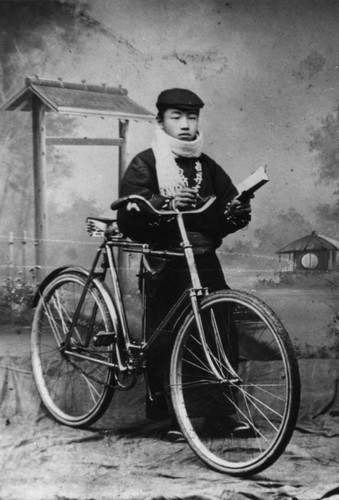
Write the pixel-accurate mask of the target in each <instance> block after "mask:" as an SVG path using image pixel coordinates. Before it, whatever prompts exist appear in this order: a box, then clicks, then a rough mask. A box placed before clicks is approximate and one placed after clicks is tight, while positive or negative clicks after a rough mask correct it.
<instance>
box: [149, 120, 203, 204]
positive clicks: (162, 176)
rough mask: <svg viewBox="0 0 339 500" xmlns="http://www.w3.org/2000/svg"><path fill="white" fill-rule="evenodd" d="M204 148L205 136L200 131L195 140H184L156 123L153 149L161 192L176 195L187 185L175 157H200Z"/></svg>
mask: <svg viewBox="0 0 339 500" xmlns="http://www.w3.org/2000/svg"><path fill="white" fill-rule="evenodd" d="M202 148H203V136H202V134H201V133H200V132H198V135H197V138H196V139H195V140H194V141H182V140H180V139H176V138H175V137H171V136H170V135H168V134H166V132H164V131H163V129H162V128H161V127H160V126H159V125H158V124H157V125H156V128H155V135H154V139H153V142H152V149H153V153H154V156H155V167H156V171H157V177H158V183H159V189H160V194H162V195H163V196H174V195H175V194H176V192H177V191H178V190H179V189H181V188H183V187H185V186H187V184H188V180H187V178H186V177H185V176H184V173H183V171H182V169H181V168H180V167H179V166H178V165H177V163H176V161H175V157H177V156H184V157H185V158H192V157H196V158H199V156H200V155H201V152H202Z"/></svg>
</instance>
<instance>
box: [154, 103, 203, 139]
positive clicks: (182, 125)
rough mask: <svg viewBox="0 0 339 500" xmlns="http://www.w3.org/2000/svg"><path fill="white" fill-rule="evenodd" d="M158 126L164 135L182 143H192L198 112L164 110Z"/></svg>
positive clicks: (197, 122)
mask: <svg viewBox="0 0 339 500" xmlns="http://www.w3.org/2000/svg"><path fill="white" fill-rule="evenodd" d="M160 125H161V127H162V128H163V130H164V132H166V134H168V135H170V136H171V137H175V138H176V139H180V140H182V141H193V140H194V139H195V138H196V135H197V132H198V126H199V112H198V111H186V110H182V109H166V111H164V116H163V119H162V120H161V121H160Z"/></svg>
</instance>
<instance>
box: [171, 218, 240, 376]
mask: <svg viewBox="0 0 339 500" xmlns="http://www.w3.org/2000/svg"><path fill="white" fill-rule="evenodd" d="M177 220H178V226H179V230H180V234H181V237H182V247H183V250H184V253H185V257H186V260H187V264H188V269H189V273H190V276H191V281H192V287H193V288H191V289H190V291H189V296H190V301H191V305H192V310H193V314H194V319H195V324H196V325H197V329H198V333H199V337H200V341H201V345H202V347H203V350H204V353H205V356H206V360H207V363H208V365H209V368H210V369H211V371H212V373H213V375H214V376H215V377H216V378H217V380H218V381H219V382H224V380H225V377H224V376H223V375H222V374H221V373H220V370H219V369H218V367H217V366H216V362H215V361H214V360H213V359H212V355H211V350H210V348H209V346H208V344H207V341H206V336H205V332H204V326H203V323H202V319H201V312H200V305H199V297H201V296H203V295H206V294H207V293H208V291H207V290H206V289H205V288H203V287H202V286H201V281H200V277H199V274H198V270H197V266H196V263H195V258H194V252H193V248H192V245H191V243H190V241H189V239H188V236H187V231H186V228H185V224H184V221H183V215H182V213H181V212H179V211H178V214H177ZM211 321H212V325H213V332H214V335H215V337H216V340H220V334H219V329H218V326H217V322H216V319H215V317H214V314H213V311H211ZM223 363H224V365H225V368H226V369H227V371H228V372H229V374H230V376H231V381H232V383H237V382H239V380H240V379H239V376H238V374H237V373H236V372H235V370H234V368H233V367H232V365H231V363H230V361H229V359H228V357H227V356H226V357H225V359H224V360H223Z"/></svg>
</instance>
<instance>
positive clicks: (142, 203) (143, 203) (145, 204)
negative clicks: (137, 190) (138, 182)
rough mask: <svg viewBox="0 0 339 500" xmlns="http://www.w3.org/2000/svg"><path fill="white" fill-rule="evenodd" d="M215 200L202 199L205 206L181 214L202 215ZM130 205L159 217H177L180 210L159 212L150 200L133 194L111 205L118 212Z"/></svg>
mask: <svg viewBox="0 0 339 500" xmlns="http://www.w3.org/2000/svg"><path fill="white" fill-rule="evenodd" d="M215 199H216V196H215V195H211V196H207V197H206V198H202V200H203V204H202V205H201V206H200V207H199V208H194V209H193V210H181V211H180V213H185V214H200V213H201V212H204V211H205V210H207V209H208V208H209V207H210V206H211V205H212V203H214V201H215ZM129 203H136V204H137V206H138V207H140V208H143V209H144V210H145V209H146V211H150V212H151V213H153V214H155V215H158V216H164V215H167V216H168V215H177V214H178V213H179V210H178V209H172V210H157V209H156V208H154V207H153V205H152V204H151V203H150V202H149V201H148V200H146V198H144V197H143V196H140V195H138V194H132V195H130V196H125V197H124V198H118V199H117V200H115V201H113V203H111V209H112V210H118V209H119V208H122V207H125V206H126V205H128V204H129Z"/></svg>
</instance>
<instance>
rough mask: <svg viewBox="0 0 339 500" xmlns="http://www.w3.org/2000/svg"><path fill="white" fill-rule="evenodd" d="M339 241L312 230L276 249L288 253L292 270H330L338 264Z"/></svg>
mask: <svg viewBox="0 0 339 500" xmlns="http://www.w3.org/2000/svg"><path fill="white" fill-rule="evenodd" d="M338 253H339V241H337V240H334V239H332V238H328V237H327V236H323V235H321V234H317V233H316V232H315V231H313V232H312V233H311V234H309V235H307V236H304V237H303V238H300V239H298V240H296V241H293V242H292V243H290V244H289V245H287V246H286V247H284V248H282V249H281V250H278V251H277V254H279V255H282V254H288V256H289V260H290V262H291V264H292V266H291V267H292V269H293V270H294V271H331V270H333V269H335V268H336V267H337V266H338V264H339V257H338Z"/></svg>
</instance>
